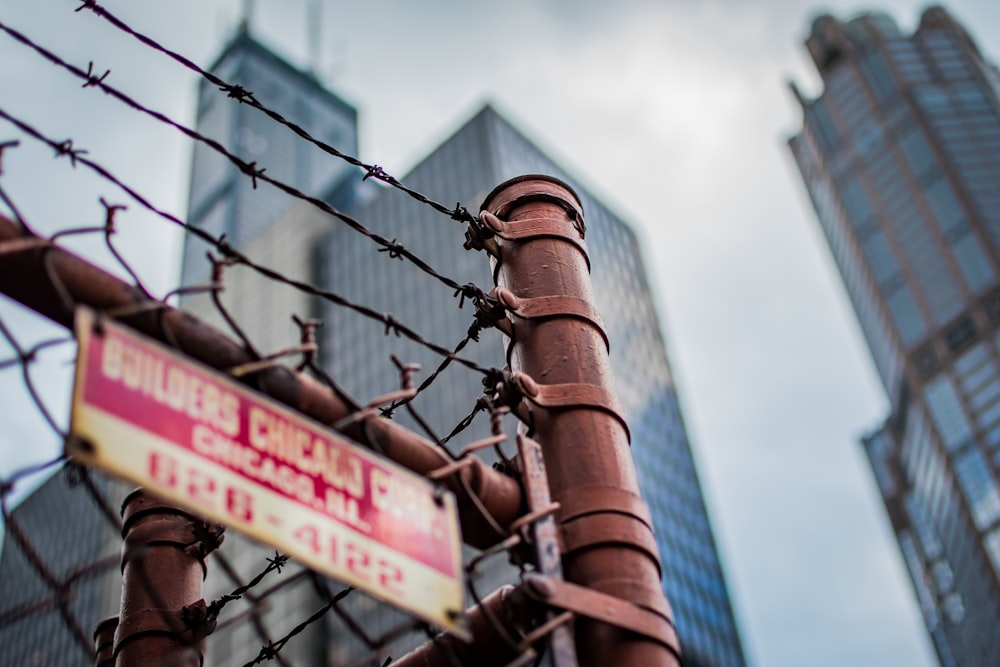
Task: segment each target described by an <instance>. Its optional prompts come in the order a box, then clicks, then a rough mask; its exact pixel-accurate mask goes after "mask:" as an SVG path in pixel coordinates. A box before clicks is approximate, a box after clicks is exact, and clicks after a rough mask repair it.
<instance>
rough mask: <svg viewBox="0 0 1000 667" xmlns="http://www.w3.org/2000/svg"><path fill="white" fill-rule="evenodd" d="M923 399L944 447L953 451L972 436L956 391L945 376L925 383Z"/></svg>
mask: <svg viewBox="0 0 1000 667" xmlns="http://www.w3.org/2000/svg"><path fill="white" fill-rule="evenodd" d="M924 401H925V402H926V403H927V408H928V410H930V413H931V419H933V420H934V425H935V426H936V427H937V430H938V433H940V435H941V439H942V442H943V443H944V446H945V448H946V449H948V450H949V451H954V450H955V449H957V448H958V447H959V446H961V445H962V444H964V443H965V442H966V441H967V440H969V439H970V438H971V437H972V427H971V426H970V425H969V420H968V419H967V418H966V416H965V412H964V411H963V410H962V404H961V403H960V402H959V400H958V392H956V391H955V386H954V385H953V384H952V382H951V380H949V379H948V378H947V377H946V376H941V377H939V378H937V379H936V380H933V381H931V382H929V383H927V386H926V387H925V388H924Z"/></svg>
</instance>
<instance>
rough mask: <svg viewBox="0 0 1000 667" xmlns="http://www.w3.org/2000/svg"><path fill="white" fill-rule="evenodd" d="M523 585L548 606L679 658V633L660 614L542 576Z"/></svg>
mask: <svg viewBox="0 0 1000 667" xmlns="http://www.w3.org/2000/svg"><path fill="white" fill-rule="evenodd" d="M524 584H525V587H524V588H525V591H526V592H527V593H528V595H530V596H531V597H533V598H535V599H537V600H539V601H541V602H544V603H545V604H547V605H549V606H552V607H556V608H557V609H565V610H567V611H571V612H573V613H574V614H577V615H579V616H585V617H587V618H591V619H593V620H595V621H600V622H602V623H607V624H608V625H613V626H615V627H618V628H622V629H624V630H629V631H631V632H634V633H636V634H639V635H642V636H643V637H646V638H648V639H652V640H653V641H655V642H658V643H660V644H662V645H663V646H665V647H666V648H667V649H668V650H670V651H671V652H672V653H673V654H674V655H676V656H677V657H678V658H680V655H681V648H680V646H681V645H680V641H679V640H678V639H677V630H676V629H675V628H674V624H673V623H671V622H670V621H669V620H668V619H666V618H664V617H663V616H661V615H660V614H657V613H655V612H652V611H649V610H648V609H644V608H642V607H640V606H638V605H635V604H632V603H631V602H628V601H626V600H621V599H619V598H616V597H612V596H610V595H607V594H605V593H601V592H599V591H595V590H591V589H589V588H584V587H583V586H577V585H576V584H571V583H569V582H568V581H561V580H557V579H553V578H551V577H546V576H544V575H540V574H528V575H525V577H524Z"/></svg>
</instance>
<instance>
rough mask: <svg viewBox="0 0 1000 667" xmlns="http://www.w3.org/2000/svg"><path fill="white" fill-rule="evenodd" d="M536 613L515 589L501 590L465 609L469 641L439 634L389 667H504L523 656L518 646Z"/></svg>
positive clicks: (526, 598) (523, 596) (534, 608)
mask: <svg viewBox="0 0 1000 667" xmlns="http://www.w3.org/2000/svg"><path fill="white" fill-rule="evenodd" d="M538 613H539V607H538V606H537V603H534V602H532V601H531V600H530V599H529V598H528V597H526V596H525V595H524V594H523V593H522V592H521V591H520V590H519V589H517V588H515V587H513V586H502V587H501V588H499V589H497V590H496V591H495V592H493V593H491V594H490V595H488V596H487V597H486V598H484V599H483V601H482V603H481V604H478V605H476V606H475V607H472V608H471V609H469V610H468V611H467V612H466V614H467V618H468V620H469V631H470V632H471V633H472V641H471V642H465V641H463V640H462V639H459V638H458V637H456V636H454V635H452V634H449V633H442V634H439V635H438V636H436V637H435V638H434V639H433V640H431V641H429V642H427V643H425V644H423V645H422V646H420V647H418V648H417V649H415V650H414V651H411V652H410V653H407V654H406V655H404V656H403V657H402V658H400V659H399V660H394V661H393V663H392V666H393V667H454V666H455V665H456V664H458V665H475V666H476V667H504V666H505V665H508V664H510V663H511V662H512V661H513V660H515V659H516V658H518V657H519V656H520V655H522V654H523V653H524V649H523V647H522V646H521V643H522V641H523V640H524V638H525V633H526V632H527V630H529V629H530V628H531V626H532V618H533V617H534V616H536V615H537V614H538Z"/></svg>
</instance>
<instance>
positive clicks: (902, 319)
mask: <svg viewBox="0 0 1000 667" xmlns="http://www.w3.org/2000/svg"><path fill="white" fill-rule="evenodd" d="M888 306H889V314H890V315H891V316H892V321H893V324H895V325H896V331H897V332H899V337H900V338H901V339H902V340H903V344H904V345H906V346H907V347H909V346H911V345H914V344H916V343H919V342H920V341H921V340H923V338H924V337H925V336H926V335H927V323H926V322H925V321H924V318H923V316H922V315H921V314H920V311H919V310H918V309H917V303H916V302H915V301H914V300H913V295H912V294H910V290H909V288H908V287H906V286H905V285H904V286H903V287H902V288H901V289H900V290H898V291H897V292H896V293H895V294H893V295H892V296H890V297H889V298H888Z"/></svg>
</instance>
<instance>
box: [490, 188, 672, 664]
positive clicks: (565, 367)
mask: <svg viewBox="0 0 1000 667" xmlns="http://www.w3.org/2000/svg"><path fill="white" fill-rule="evenodd" d="M482 210H483V212H484V213H483V215H482V216H481V217H482V218H483V219H484V221H485V222H486V224H488V225H490V226H491V227H490V228H491V229H493V231H494V232H495V233H496V232H497V231H498V230H499V231H501V232H503V235H501V234H500V233H496V236H495V238H494V239H493V240H494V241H495V252H494V253H493V254H492V255H491V257H492V258H493V260H494V261H495V268H494V275H495V277H496V281H497V286H498V287H502V288H505V289H507V290H509V291H510V292H511V293H512V294H513V296H514V297H515V298H516V299H517V300H521V301H524V300H532V299H541V298H549V297H572V298H574V299H579V300H582V301H585V302H587V303H591V304H592V303H593V302H594V299H593V294H592V286H591V283H590V275H589V272H588V269H589V262H588V259H587V257H586V246H585V245H584V244H583V236H584V232H585V230H586V227H585V225H584V220H583V210H582V205H581V203H580V200H579V198H578V197H577V196H576V195H575V194H574V193H573V191H572V190H571V189H570V188H569V187H568V186H566V185H565V184H563V183H562V182H561V181H559V180H557V179H554V178H551V177H547V176H524V177H520V178H517V179H514V180H512V181H508V182H506V183H503V184H501V185H499V186H498V187H497V188H496V189H495V190H493V192H491V193H490V194H489V195H488V196H487V197H486V200H485V201H484V203H483V206H482ZM486 214H489V215H486ZM493 216H495V218H496V220H494V219H493ZM537 221H544V222H537ZM553 221H558V226H559V231H558V232H553V231H552V227H553V225H555V224H556V223H555V222H553ZM518 230H533V231H531V233H523V234H522V233H519V232H518ZM505 237H506V238H505ZM567 310H569V309H567ZM509 346H510V349H509V350H508V358H509V359H510V360H511V370H512V371H513V372H514V373H515V377H518V379H519V381H518V382H517V383H515V384H516V385H517V387H516V389H517V390H518V391H520V393H521V394H522V396H523V399H524V402H527V403H530V427H531V432H530V434H531V435H532V437H533V438H534V439H535V440H537V441H538V443H539V445H540V446H541V448H542V451H543V454H544V459H545V469H546V472H547V477H548V482H549V488H550V491H551V495H552V500H553V501H554V502H557V503H559V504H560V507H561V509H560V512H559V514H558V520H559V523H560V533H561V535H562V539H563V547H564V551H563V553H562V565H563V572H564V573H565V579H566V580H567V581H569V582H571V583H574V584H576V585H578V586H581V587H583V588H584V589H590V590H591V591H596V592H598V593H603V594H607V595H609V596H613V597H615V598H617V599H619V600H620V601H621V602H620V604H621V605H622V607H621V608H622V609H627V610H629V611H628V612H626V613H627V614H631V615H633V616H634V617H635V618H639V617H640V616H641V615H642V614H641V612H642V610H646V611H648V612H651V613H654V614H656V615H657V616H662V619H661V622H660V623H653V622H648V621H649V619H646V621H643V622H648V624H647V625H640V624H639V622H638V621H637V623H636V625H635V626H634V627H630V628H628V629H626V628H623V627H621V626H620V625H618V624H615V623H610V622H608V619H607V618H603V617H602V618H599V619H595V618H593V617H581V616H578V617H577V620H576V622H575V636H576V642H577V655H578V656H579V658H580V661H581V663H580V664H581V665H582V667H591V666H595V667H596V666H597V665H622V666H635V667H638V666H640V665H641V666H642V667H678V666H679V665H680V658H679V646H678V644H677V641H676V634H675V633H673V632H672V627H673V626H672V624H671V622H670V619H671V616H670V609H669V605H668V604H667V603H666V600H665V598H664V595H663V590H662V588H661V584H660V564H659V558H658V552H657V549H656V543H655V540H654V539H653V534H652V528H651V526H650V525H649V518H648V517H649V513H648V509H646V508H644V507H641V505H642V502H641V500H639V486H638V482H637V479H636V474H635V467H634V464H633V462H632V458H631V455H630V451H629V440H628V428H627V424H626V423H625V419H624V411H623V410H622V408H621V405H620V404H619V402H618V400H617V399H616V398H615V396H614V393H613V381H612V375H611V367H610V363H609V361H608V352H607V346H606V344H605V341H604V340H603V338H602V336H601V332H600V331H599V330H598V329H597V328H596V327H594V326H592V325H591V324H589V323H588V322H585V321H583V320H582V319H580V318H579V317H575V316H574V315H573V313H571V312H567V313H565V314H564V316H563V317H559V316H556V315H553V316H549V317H545V318H540V319H530V320H525V321H523V322H520V323H519V326H518V330H517V337H516V338H515V339H513V340H510V341H509ZM518 373H521V374H523V375H521V376H519V375H517V374H518ZM504 390H505V392H506V393H507V394H512V392H511V391H510V389H509V388H508V387H504ZM511 397H513V398H516V396H511ZM539 397H541V400H540V401H539ZM521 408H522V406H518V409H516V410H515V412H516V413H517V414H518V415H519V416H523V415H524V410H523V409H521ZM606 487H610V488H611V489H613V490H610V491H609V490H607V488H606ZM597 488H602V489H604V490H603V491H602V492H601V493H602V494H603V495H604V499H605V500H609V501H610V503H609V505H608V506H606V507H604V508H601V507H600V506H599V503H598V502H597V501H595V502H594V503H586V502H583V501H581V500H580V497H581V496H582V495H585V494H587V493H588V492H589V491H588V489H589V490H590V491H593V490H595V489H597ZM564 499H566V500H567V502H568V504H566V505H564V504H563V501H564ZM623 510H624V511H623ZM592 530H593V531H596V532H592ZM616 609H617V607H616ZM661 612H663V613H661ZM643 618H645V617H643Z"/></svg>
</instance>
